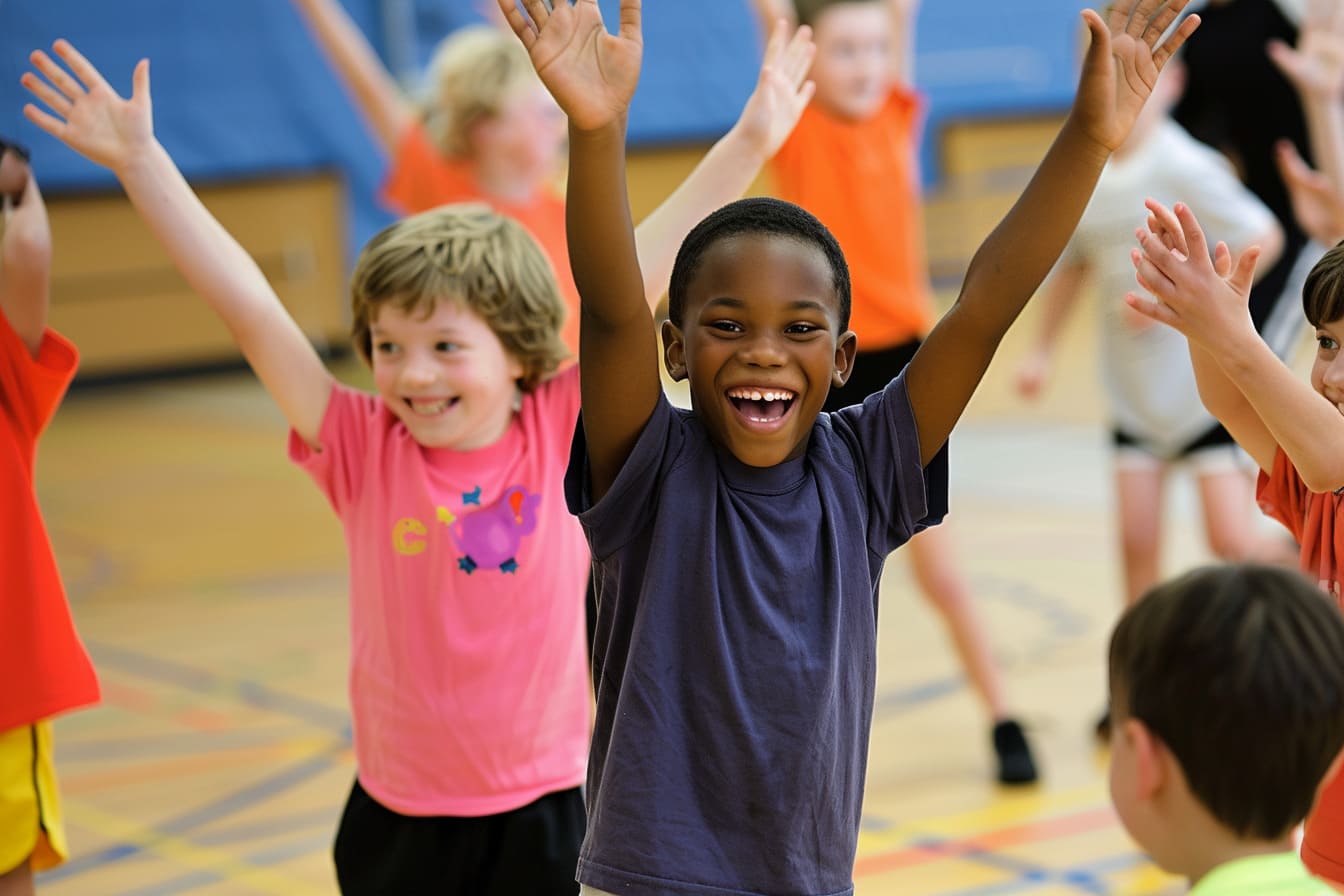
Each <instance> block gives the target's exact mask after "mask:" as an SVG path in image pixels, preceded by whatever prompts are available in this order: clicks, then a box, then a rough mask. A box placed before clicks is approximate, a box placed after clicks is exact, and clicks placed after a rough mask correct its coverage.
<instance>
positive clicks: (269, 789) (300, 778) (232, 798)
mask: <svg viewBox="0 0 1344 896" xmlns="http://www.w3.org/2000/svg"><path fill="white" fill-rule="evenodd" d="M343 752H344V747H339V748H335V749H332V750H329V751H327V752H325V753H323V754H322V755H319V756H314V757H312V758H310V759H306V760H304V761H302V762H300V763H298V764H297V765H294V766H291V767H290V768H287V769H285V770H284V771H282V772H280V773H278V774H275V775H272V776H271V777H269V778H263V779H262V780H261V781H258V782H257V783H255V784H253V785H251V786H249V787H245V788H243V789H242V790H236V791H234V792H233V793H230V794H228V795H226V796H224V797H223V798H221V799H218V800H216V801H214V802H213V803H206V804H205V805H204V806H201V807H199V808H197V809H193V810H192V811H190V812H187V813H185V814H183V815H179V816H178V817H176V818H173V819H169V820H168V821H165V822H163V823H162V824H158V825H154V826H153V831H154V832H157V833H158V834H160V835H162V836H164V837H177V838H180V837H183V836H185V835H187V834H189V833H190V832H191V831H192V829H194V828H198V827H202V826H204V825H207V824H209V823H210V822H212V821H217V820H218V819H220V818H224V817H226V816H228V815H231V814H234V813H237V812H241V811H243V810H245V809H248V808H251V807H252V806H255V805H258V804H260V803H261V802H262V801H264V800H266V799H268V798H270V797H274V796H277V795H279V794H280V793H282V792H284V791H286V790H288V789H290V788H292V787H295V786H297V785H298V784H302V783H303V782H304V781H307V780H308V779H310V778H312V777H313V776H314V775H316V774H318V773H320V772H323V771H326V770H327V769H328V768H330V766H331V763H332V761H333V759H335V757H336V756H338V755H340V754H341V753H343ZM145 849H146V847H144V846H141V845H138V844H133V843H120V844H116V845H114V846H110V847H107V848H105V849H102V850H99V851H98V852H95V853H91V854H89V855H85V856H76V857H75V858H73V859H71V860H70V861H68V862H66V863H65V864H64V865H61V866H60V867H59V868H55V869H53V870H52V871H50V872H48V873H47V874H46V875H45V878H46V879H48V880H63V879H65V878H67V877H74V876H75V875H77V874H83V873H85V872H88V871H92V870H94V869H96V868H100V867H102V866H104V865H109V864H111V863H113V862H117V861H121V860H122V859H125V858H128V857H130V856H133V855H136V854H138V853H141V852H143V851H144V850H145Z"/></svg>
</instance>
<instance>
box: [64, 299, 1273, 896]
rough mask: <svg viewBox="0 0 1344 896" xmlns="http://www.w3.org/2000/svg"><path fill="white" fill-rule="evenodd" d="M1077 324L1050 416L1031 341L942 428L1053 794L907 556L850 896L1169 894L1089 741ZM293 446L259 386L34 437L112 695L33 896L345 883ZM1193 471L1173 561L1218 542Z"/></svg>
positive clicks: (189, 397) (1089, 602)
mask: <svg viewBox="0 0 1344 896" xmlns="http://www.w3.org/2000/svg"><path fill="white" fill-rule="evenodd" d="M1086 317H1088V316H1085V318H1086ZM1091 326H1092V321H1091V320H1090V319H1085V320H1080V321H1078V322H1076V324H1075V326H1074V327H1073V328H1072V329H1071V330H1070V334H1069V337H1068V342H1067V350H1066V351H1065V358H1064V361H1063V363H1062V365H1061V370H1060V371H1059V375H1058V377H1057V378H1056V381H1055V388H1054V389H1053V391H1052V392H1051V393H1050V395H1049V397H1048V398H1047V400H1046V402H1045V404H1044V406H1042V407H1038V408H1024V407H1023V406H1021V405H1020V404H1019V403H1018V402H1017V401H1016V400H1015V399H1014V398H1013V397H1012V394H1011V389H1010V384H1011V376H1012V369H1013V363H1014V361H1015V359H1016V358H1017V357H1018V356H1019V355H1020V353H1021V344H1022V334H1023V333H1024V332H1029V330H1030V322H1028V323H1027V325H1026V326H1025V327H1024V326H1019V327H1018V328H1017V329H1016V330H1015V331H1014V334H1013V336H1012V337H1010V340H1009V343H1008V344H1007V345H1005V347H1004V350H1003V351H1002V353H1001V355H1000V358H999V360H998V361H997V362H996V364H995V366H994V368H993V369H992V370H991V372H990V374H989V377H988V379H987V382H986V384H985V385H984V386H983V387H982V390H981V393H980V394H979V395H977V397H976V400H975V402H974V403H973V405H972V408H971V410H970V413H969V414H968V417H967V419H966V421H965V423H964V424H963V425H962V427H961V428H960V429H959V430H958V433H957V434H956V435H955V436H954V439H953V454H952V458H953V464H954V466H953V493H954V495H953V498H954V500H953V513H952V515H951V518H950V525H951V526H952V527H953V529H954V531H955V535H956V540H957V543H958V555H959V558H960V562H961V568H962V570H963V571H964V573H965V575H966V576H967V577H968V578H969V580H970V581H971V583H972V584H973V586H974V590H975V595H976V599H977V603H978V605H979V608H980V610H981V612H982V613H983V614H984V616H985V617H986V619H987V621H988V623H989V628H990V631H991V635H992V638H993V641H994V643H995V646H996V650H997V653H998V655H999V656H1000V658H1001V660H1002V663H1003V667H1004V669H1005V670H1006V674H1007V678H1008V683H1009V688H1010V691H1011V694H1012V696H1013V698H1014V701H1015V704H1016V706H1017V707H1018V708H1019V710H1020V713H1021V715H1022V717H1023V718H1024V720H1025V721H1026V723H1027V725H1028V727H1029V729H1030V733H1031V736H1032V737H1033V739H1034V742H1035V745H1036V749H1037V754H1038V759H1039V761H1040V764H1041V766H1042V770H1043V773H1044V782H1043V783H1042V784H1041V785H1040V786H1039V787H1036V788H1033V789H1030V790H1026V791H1006V790H1001V789H998V788H997V787H995V786H994V785H993V784H992V783H991V755H990V749H989V745H988V737H987V727H986V722H985V719H984V718H983V717H982V716H981V715H980V712H979V709H978V707H977V706H976V704H975V702H974V700H973V697H972V695H971V694H970V693H968V691H967V688H966V687H965V685H964V682H963V680H962V677H961V675H960V672H959V670H958V668H957V666H956V664H955V662H954V660H953V657H952V653H951V651H950V648H949V647H948V645H947V643H946V641H945V639H944V638H943V636H942V633H941V632H940V631H938V623H937V621H936V618H935V617H934V615H933V614H932V613H931V612H930V610H929V609H928V608H927V607H925V606H923V605H922V601H921V599H920V598H919V597H918V596H917V594H916V593H914V592H913V591H912V589H911V587H910V584H909V581H908V578H907V575H906V570H905V567H904V564H903V562H902V559H901V557H900V554H899V552H898V553H897V555H896V556H895V557H894V559H893V560H892V562H891V563H890V565H889V567H888V573H887V576H886V579H885V582H884V593H883V603H882V613H881V633H880V638H881V642H880V670H879V689H878V696H877V705H876V711H875V723H874V727H873V740H872V750H871V762H870V771H869V779H868V793H867V802H866V810H865V815H864V833H863V836H862V840H861V842H860V847H859V858H858V863H857V866H856V869H855V877H856V882H857V886H858V892H859V894H861V896H885V894H944V896H951V894H956V896H971V894H977V896H980V894H985V896H988V894H1001V893H1002V894H1008V893H1023V894H1042V896H1043V894H1077V893H1094V894H1103V893H1116V894H1121V893H1124V894H1146V893H1165V892H1178V891H1179V887H1178V885H1177V883H1176V882H1174V881H1172V880H1171V879H1169V878H1166V877H1165V876H1163V875H1162V874H1160V873H1159V872H1157V871H1155V870H1154V869H1153V868H1151V867H1150V866H1149V865H1148V864H1147V863H1146V862H1145V861H1144V860H1143V859H1142V857H1141V856H1140V855H1138V854H1137V853H1136V851H1135V849H1134V847H1133V846H1132V845H1131V843H1130V842H1129V841H1128V840H1127V838H1126V836H1125V834H1124V832H1123V831H1122V830H1121V829H1120V827H1119V825H1118V823H1117V821H1116V819H1115V817H1114V816H1113V814H1112V812H1111V810H1110V808H1109V807H1108V802H1107V796H1106V785H1105V758H1104V756H1103V755H1101V754H1100V753H1099V752H1098V750H1097V749H1096V747H1095V746H1094V743H1093V741H1092V736H1091V724H1092V722H1093V720H1094V719H1095V717H1096V715H1097V713H1098V712H1099V710H1100V709H1101V708H1102V705H1103V701H1104V698H1105V694H1104V673H1103V663H1102V652H1103V648H1104V643H1105V639H1106V637H1107V633H1108V629H1109V626H1110V624H1111V623H1112V621H1113V617H1114V615H1115V613H1116V610H1117V607H1118V604H1119V594H1120V591H1119V584H1118V571H1117V561H1116V552H1115V550H1114V546H1113V542H1114V535H1113V527H1112V524H1111V517H1110V508H1111V495H1110V484H1109V483H1110V480H1109V474H1108V467H1107V456H1106V454H1105V452H1104V450H1103V448H1104V443H1103V438H1102V433H1101V428H1100V425H1099V423H1098V413H1097V407H1098V397H1097V391H1096V384H1095V375H1094V371H1093V367H1092V365H1093V361H1092V352H1091V345H1092V334H1091ZM339 372H340V373H341V375H342V376H343V377H346V378H348V379H353V380H355V381H359V382H364V379H363V377H364V374H363V372H362V371H361V370H360V369H359V368H358V367H357V366H355V365H353V364H350V363H343V364H341V365H339ZM284 452H285V429H284V426H283V423H282V420H281V418H280V415H279V414H278V412H277V411H276V410H275V409H274V407H273V406H272V405H271V404H270V403H269V401H268V400H267V399H266V397H265V396H264V394H263V393H262V392H261V390H260V388H259V387H258V386H257V384H256V382H255V381H254V380H253V379H252V378H251V377H250V376H249V375H247V374H243V373H239V374H225V375H216V376H211V377H202V378H186V379H178V380H168V381H158V382H153V383H148V384H140V385H133V386H121V387H116V388H109V387H104V388H93V389H85V390H80V391H77V392H76V393H75V394H73V395H72V396H71V397H70V398H69V399H68V400H67V402H66V404H65V406H64V407H63V409H62V410H61V412H60V414H59V415H58V417H57V419H56V420H55V422H54V423H53V425H52V427H51V429H50V430H49V432H48V433H47V435H46V437H45V440H44V442H43V444H42V448H41V454H40V459H39V491H40V496H41V500H42V504H43V507H44V509H45V512H46V515H47V519H48V522H49V525H50V528H51V532H52V535H53V538H54V541H55V545H56V550H57V553H58V556H59V558H60V561H61V565H62V569H63V572H64V575H65V577H66V580H67V584H68V586H69V591H70V594H71V600H72V602H73V605H74V609H75V613H76V616H77V620H78V624H79V627H80V630H81V632H82V634H83V636H84V638H85V639H86V641H87V644H88V646H89V649H90V651H91V652H92V654H93V657H94V659H95V661H96V663H97V666H98V669H99V672H100V674H101V677H102V682H103V688H104V700H103V703H102V705H101V706H99V707H97V708H95V709H91V710H86V711H82V712H78V713H74V714H71V715H69V716H67V717H65V718H62V719H61V720H60V721H59V723H58V725H57V732H58V734H57V736H58V757H59V763H60V773H61V778H62V782H63V789H64V796H65V811H66V818H67V822H68V827H69V833H70V838H71V843H72V847H73V850H74V856H73V858H72V860H71V861H70V862H69V863H68V864H67V865H65V866H64V867H63V868H61V869H58V870H56V871H54V872H52V873H50V874H47V875H44V876H43V877H41V878H40V890H41V892H42V893H44V894H46V896H74V894H90V893H97V894H103V896H130V894H137V896H150V894H154V896H168V894H178V893H201V894H213V896H223V894H254V893H270V894H286V896H291V894H317V893H333V892H335V886H334V881H333V875H332V871H331V863H330V859H329V847H330V843H331V840H332V836H333V832H334V829H335V824H336V821H337V817H338V812H339V810H340V807H341V806H342V804H343V801H344V798H345V795H346V792H347V790H348V787H349V784H350V781H351V777H352V775H353V771H354V769H353V765H352V761H351V754H350V729H349V723H348V719H347V714H346V709H345V682H346V665H345V664H346V644H347V636H346V603H345V593H344V580H345V567H344V560H343V554H342V542H341V536H340V532H339V530H338V527H337V524H336V521H335V519H334V518H333V516H332V514H331V513H330V512H329V511H328V508H327V507H326V505H325V503H324V501H323V499H322V498H321V496H320V495H319V494H318V492H317V490H316V489H315V488H313V487H312V486H311V485H310V484H309V482H308V481H307V480H306V477H305V476H304V475H303V474H302V473H300V472H299V471H298V470H297V469H296V468H294V467H292V466H291V465H290V464H289V463H288V462H287V461H286V459H285V453H284ZM1181 483H1182V480H1181V479H1179V478H1178V479H1177V484H1178V487H1177V488H1176V489H1175V490H1174V491H1173V493H1172V494H1171V496H1170V508H1169V516H1168V520H1169V521H1170V525H1169V527H1168V532H1169V537H1168V539H1167V541H1168V544H1169V547H1170V551H1169V556H1168V563H1167V566H1168V569H1170V570H1175V569H1178V568H1182V567H1185V566H1187V565H1188V564H1190V563H1193V562H1196V561H1198V560H1200V559H1203V558H1204V557H1205V556H1206V555H1205V552H1204V547H1203V543H1202V537H1201V536H1200V534H1199V525H1198V522H1197V516H1196V515H1195V514H1194V507H1193V503H1192V497H1191V493H1190V491H1189V490H1188V487H1185V486H1183V485H1181ZM1248 512H1250V511H1249V509H1248Z"/></svg>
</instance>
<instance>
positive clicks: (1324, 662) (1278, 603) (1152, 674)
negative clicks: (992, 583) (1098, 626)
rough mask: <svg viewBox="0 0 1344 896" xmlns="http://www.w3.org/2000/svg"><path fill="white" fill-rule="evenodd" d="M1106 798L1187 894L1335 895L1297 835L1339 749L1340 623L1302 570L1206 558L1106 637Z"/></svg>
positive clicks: (1343, 668) (1343, 670)
mask: <svg viewBox="0 0 1344 896" xmlns="http://www.w3.org/2000/svg"><path fill="white" fill-rule="evenodd" d="M1108 666H1109V672H1110V683H1111V711H1112V714H1113V717H1114V722H1113V724H1112V732H1111V770H1110V790H1111V800H1112V801H1113V803H1114V804H1115V810H1116V814H1118V815H1119V816H1120V821H1121V823H1122V824H1123V825H1124V826H1125V830H1127V831H1128V832H1129V834H1130V836H1132V837H1133V838H1134V840H1135V841H1136V842H1137V843H1138V844H1139V846H1140V847H1141V848H1142V849H1143V850H1144V851H1145V852H1147V853H1148V855H1149V856H1151V857H1152V859H1153V861H1154V862H1156V863H1157V864H1158V865H1159V866H1161V867H1162V868H1163V869H1165V870H1166V871H1169V872H1171V873H1172V874H1178V875H1180V876H1182V877H1185V878H1187V879H1188V880H1189V881H1190V884H1191V888H1190V896H1325V894H1328V893H1330V892H1332V891H1331V890H1330V888H1329V887H1328V886H1327V885H1326V884H1325V883H1324V882H1322V881H1321V880H1319V879H1317V878H1314V877H1312V876H1311V875H1310V874H1309V873H1308V872H1307V869H1306V868H1304V867H1303V865H1302V860H1301V859H1300V858H1298V856H1297V855H1296V851H1295V850H1294V848H1293V832H1294V829H1295V828H1296V827H1297V825H1298V824H1299V823H1300V822H1301V820H1302V818H1303V816H1305V815H1306V814H1307V811H1308V810H1309V809H1310V808H1311V805H1312V801H1313V799H1314V798H1315V797H1316V793H1317V789H1318V786H1319V783H1320V781H1321V778H1322V776H1323V775H1324V774H1325V773H1326V769H1327V768H1329V767H1330V766H1331V765H1332V763H1335V762H1336V761H1337V760H1336V757H1337V756H1338V755H1339V751H1340V747H1341V746H1344V621H1342V620H1341V619H1340V617H1339V613H1337V612H1334V611H1333V610H1332V608H1331V607H1330V605H1329V604H1328V603H1327V602H1326V601H1325V600H1324V599H1322V596H1321V594H1320V592H1319V591H1317V590H1316V589H1315V588H1313V587H1312V585H1311V583H1310V582H1309V581H1307V580H1306V579H1305V578H1304V577H1303V576H1301V575H1300V574H1299V573H1296V572H1291V571H1289V570H1286V569H1283V568H1280V567H1270V566H1253V565H1232V566H1216V567H1213V566H1211V567H1204V568H1201V569H1197V570H1193V571H1191V572H1188V573H1186V574H1185V575H1183V576H1181V577H1179V578H1177V579H1174V580H1172V581H1169V582H1166V583H1163V584H1161V585H1159V586H1157V587H1155V588H1153V589H1152V590H1151V591H1149V592H1148V593H1146V594H1145V595H1144V596H1143V598H1142V600H1139V601H1136V602H1135V603H1134V604H1132V605H1131V606H1130V607H1129V608H1128V609H1127V610H1126V611H1125V613H1124V615H1123V616H1122V617H1121V618H1120V622H1119V624H1118V625H1117V626H1116V627H1115V632H1114V634H1113V635H1112V636H1111V646H1110V657H1109V663H1108Z"/></svg>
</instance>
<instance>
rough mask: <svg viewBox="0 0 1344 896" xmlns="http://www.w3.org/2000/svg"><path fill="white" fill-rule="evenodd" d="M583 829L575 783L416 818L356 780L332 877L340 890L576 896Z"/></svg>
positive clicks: (362, 894) (359, 894) (348, 895)
mask: <svg viewBox="0 0 1344 896" xmlns="http://www.w3.org/2000/svg"><path fill="white" fill-rule="evenodd" d="M583 828H584V809H583V795H582V794H581V793H580V792H579V788H577V787H575V788H574V789H573V790H562V791H559V792H556V793H548V794H547V795H546V796H543V797H542V798H541V799H539V800H537V801H536V802H534V803H529V804H528V805H526V806H523V807H522V808H519V809H514V810H513V811H511V812H501V813H500V814H498V815H485V816H481V817H480V818H450V817H445V816H430V817H417V816H408V815H400V814H398V813H396V812H393V811H392V810H391V809H388V808H386V807H385V806H383V805H381V804H380V803H378V802H377V801H376V800H375V799H374V798H373V797H371V796H369V794H368V793H367V792H366V791H365V790H364V788H363V787H361V786H360V784H359V781H358V780H356V781H355V786H354V787H353V788H352V789H351V791H350V799H349V800H348V801H347V802H346V804H345V812H344V814H342V815H341V826H340V829H339V830H338V831H337V832H336V846H335V849H334V851H333V852H334V858H335V860H336V880H337V881H338V883H339V884H340V887H341V893H342V894H344V896H374V894H379V896H385V894H397V896H400V894H408V896H412V894H413V896H422V894H423V896H430V894H435V896H437V894H444V896H449V894H458V893H463V894H466V893H470V894H473V896H517V894H520V893H528V894H533V893H535V894H537V896H575V894H577V893H578V892H579V885H578V882H577V881H576V880H575V873H576V871H577V870H578V864H579V845H580V844H581V843H582V842H583Z"/></svg>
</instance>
